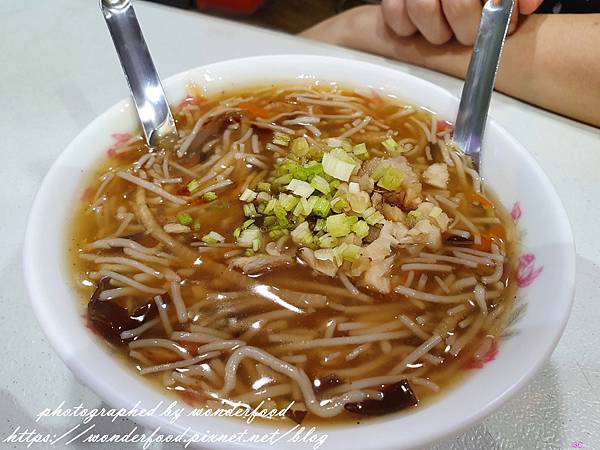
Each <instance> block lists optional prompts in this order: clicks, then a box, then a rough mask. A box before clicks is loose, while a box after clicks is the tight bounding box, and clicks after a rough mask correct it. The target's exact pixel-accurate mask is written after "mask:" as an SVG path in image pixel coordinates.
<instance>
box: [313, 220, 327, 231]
mask: <svg viewBox="0 0 600 450" xmlns="http://www.w3.org/2000/svg"><path fill="white" fill-rule="evenodd" d="M324 229H325V219H317V221H316V222H315V226H314V230H315V231H317V232H318V231H323V230H324Z"/></svg>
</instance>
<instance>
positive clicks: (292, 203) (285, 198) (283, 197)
mask: <svg viewBox="0 0 600 450" xmlns="http://www.w3.org/2000/svg"><path fill="white" fill-rule="evenodd" d="M299 201H300V199H299V198H298V197H294V196H293V195H287V194H284V193H283V192H282V193H281V194H279V204H280V205H281V206H282V207H283V209H285V210H286V211H291V210H292V209H294V208H295V207H296V205H297V204H298V202H299Z"/></svg>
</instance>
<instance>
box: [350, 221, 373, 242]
mask: <svg viewBox="0 0 600 450" xmlns="http://www.w3.org/2000/svg"><path fill="white" fill-rule="evenodd" d="M352 231H353V232H354V233H355V234H356V236H358V237H359V238H360V239H363V238H364V237H366V236H367V235H368V234H369V224H368V223H367V222H365V221H364V220H359V221H358V222H356V223H355V224H354V225H352Z"/></svg>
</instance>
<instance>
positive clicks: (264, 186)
mask: <svg viewBox="0 0 600 450" xmlns="http://www.w3.org/2000/svg"><path fill="white" fill-rule="evenodd" d="M256 188H257V189H258V190H259V191H263V192H271V183H266V182H264V181H261V182H260V183H258V184H257V185H256Z"/></svg>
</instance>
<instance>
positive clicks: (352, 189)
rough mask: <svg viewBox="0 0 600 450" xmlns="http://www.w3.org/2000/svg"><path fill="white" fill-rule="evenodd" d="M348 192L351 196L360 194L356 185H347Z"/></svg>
mask: <svg viewBox="0 0 600 450" xmlns="http://www.w3.org/2000/svg"><path fill="white" fill-rule="evenodd" d="M348 192H350V193H352V194H357V193H359V192H360V186H359V184H358V183H354V182H352V183H349V184H348Z"/></svg>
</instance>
